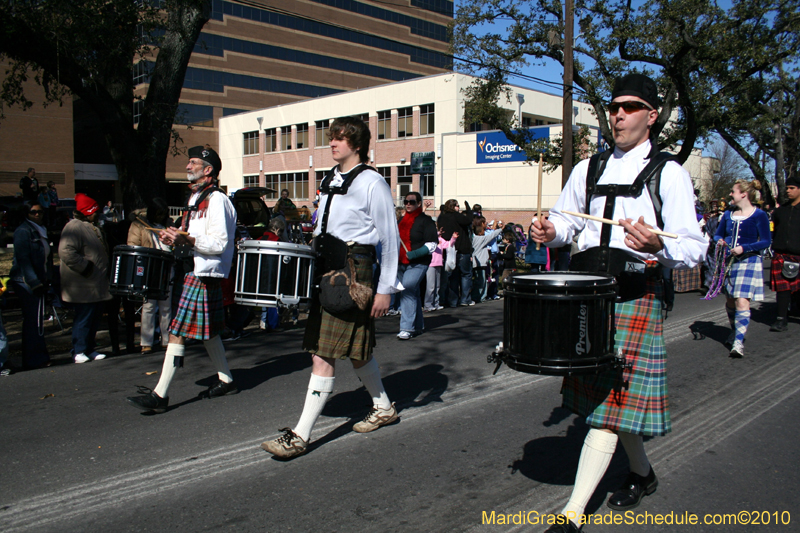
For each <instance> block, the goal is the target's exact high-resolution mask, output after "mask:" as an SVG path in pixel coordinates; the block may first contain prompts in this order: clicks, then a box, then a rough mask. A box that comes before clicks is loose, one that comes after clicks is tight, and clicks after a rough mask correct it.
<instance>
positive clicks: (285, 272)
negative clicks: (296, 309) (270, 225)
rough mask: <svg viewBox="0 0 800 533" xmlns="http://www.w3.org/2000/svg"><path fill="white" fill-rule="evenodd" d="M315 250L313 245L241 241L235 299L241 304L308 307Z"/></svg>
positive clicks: (237, 262)
mask: <svg viewBox="0 0 800 533" xmlns="http://www.w3.org/2000/svg"><path fill="white" fill-rule="evenodd" d="M315 258H316V253H315V252H314V250H313V249H312V248H311V247H310V246H304V245H302V244H291V243H287V242H274V241H257V240H250V241H242V242H241V243H239V253H238V255H237V260H236V287H235V289H234V300H235V301H236V303H238V304H242V305H255V306H261V307H283V306H289V305H297V306H300V307H304V308H306V307H308V305H309V304H310V302H311V287H312V283H313V279H314V259H315Z"/></svg>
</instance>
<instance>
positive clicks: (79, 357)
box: [75, 353, 91, 364]
mask: <svg viewBox="0 0 800 533" xmlns="http://www.w3.org/2000/svg"><path fill="white" fill-rule="evenodd" d="M87 361H91V359H89V358H88V357H86V354H82V353H79V354H78V355H76V356H75V362H76V363H78V364H80V363H86V362H87Z"/></svg>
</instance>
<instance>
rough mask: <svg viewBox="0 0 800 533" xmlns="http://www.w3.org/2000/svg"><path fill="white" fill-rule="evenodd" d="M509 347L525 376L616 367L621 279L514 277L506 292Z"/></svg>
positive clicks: (506, 355) (505, 356) (511, 360)
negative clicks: (616, 317)
mask: <svg viewBox="0 0 800 533" xmlns="http://www.w3.org/2000/svg"><path fill="white" fill-rule="evenodd" d="M503 298H504V299H505V304H504V305H505V308H504V321H503V322H504V324H503V343H504V345H503V349H502V350H500V353H499V354H498V355H499V357H500V359H502V360H503V362H505V363H506V364H507V365H508V366H509V367H511V368H513V369H514V370H517V371H519V372H528V373H532V374H547V375H551V376H568V375H577V374H596V373H599V372H602V371H603V370H606V369H608V368H610V367H612V366H613V365H614V363H615V354H614V332H615V328H614V300H615V298H616V281H615V280H614V278H612V277H609V276H603V275H598V274H594V273H585V272H541V273H536V274H520V275H515V276H513V277H512V278H511V282H510V283H509V284H508V285H507V288H506V291H505V294H504V296H503Z"/></svg>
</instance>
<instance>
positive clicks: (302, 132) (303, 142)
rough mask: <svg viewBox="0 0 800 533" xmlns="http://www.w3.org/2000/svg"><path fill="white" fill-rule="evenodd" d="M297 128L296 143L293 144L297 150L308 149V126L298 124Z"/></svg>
mask: <svg viewBox="0 0 800 533" xmlns="http://www.w3.org/2000/svg"><path fill="white" fill-rule="evenodd" d="M295 127H296V128H297V142H296V143H295V144H296V145H297V146H296V148H297V149H298V150H300V149H302V148H308V124H298V125H297V126H295Z"/></svg>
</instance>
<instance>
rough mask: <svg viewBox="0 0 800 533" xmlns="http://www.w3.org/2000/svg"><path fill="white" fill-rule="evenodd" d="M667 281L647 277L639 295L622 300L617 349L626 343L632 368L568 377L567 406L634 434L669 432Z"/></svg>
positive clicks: (565, 386)
mask: <svg viewBox="0 0 800 533" xmlns="http://www.w3.org/2000/svg"><path fill="white" fill-rule="evenodd" d="M662 293H663V286H662V283H661V281H660V280H658V281H648V282H647V293H646V294H645V295H644V296H643V297H642V298H639V299H638V300H632V301H629V302H623V303H621V304H619V303H618V304H617V305H616V326H617V332H616V335H615V337H614V345H615V348H617V349H618V348H622V352H623V353H624V354H625V358H626V359H627V362H628V363H633V367H632V368H631V369H624V370H623V371H619V370H616V369H612V370H607V371H605V372H602V373H600V374H596V375H583V376H567V377H565V378H564V383H563V385H562V387H561V394H562V395H563V406H564V407H566V408H567V409H570V410H571V411H572V412H574V413H575V414H577V415H579V416H584V417H586V423H587V424H589V425H590V426H592V427H594V428H600V429H610V430H614V431H624V432H627V433H633V434H634V435H646V436H655V435H665V434H667V433H669V432H670V430H671V429H672V426H671V423H670V417H669V402H668V400H667V352H666V348H665V346H664V339H663V337H662V329H661V322H662V315H661V303H662Z"/></svg>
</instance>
